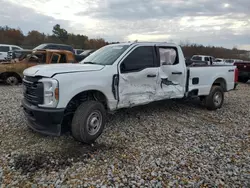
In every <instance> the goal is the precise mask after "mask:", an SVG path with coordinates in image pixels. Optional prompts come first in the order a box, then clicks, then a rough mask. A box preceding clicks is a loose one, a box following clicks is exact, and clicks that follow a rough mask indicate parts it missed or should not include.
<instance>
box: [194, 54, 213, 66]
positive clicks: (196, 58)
mask: <svg viewBox="0 0 250 188" xmlns="http://www.w3.org/2000/svg"><path fill="white" fill-rule="evenodd" d="M191 60H192V61H193V60H194V61H206V62H207V63H208V65H213V62H214V61H215V58H214V57H213V56H207V55H193V56H192V58H191Z"/></svg>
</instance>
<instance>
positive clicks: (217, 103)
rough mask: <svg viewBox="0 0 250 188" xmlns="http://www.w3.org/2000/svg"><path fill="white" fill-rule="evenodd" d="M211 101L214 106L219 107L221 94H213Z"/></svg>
mask: <svg viewBox="0 0 250 188" xmlns="http://www.w3.org/2000/svg"><path fill="white" fill-rule="evenodd" d="M213 101H214V104H215V105H216V106H219V105H220V104H221V102H222V94H221V92H216V93H215V94H214V98H213Z"/></svg>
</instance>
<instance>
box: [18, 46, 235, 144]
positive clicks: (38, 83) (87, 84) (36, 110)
mask: <svg viewBox="0 0 250 188" xmlns="http://www.w3.org/2000/svg"><path fill="white" fill-rule="evenodd" d="M236 73H237V69H236V67H235V66H219V67H215V66H207V67H206V69H204V67H187V66H186V65H185V59H184V55H183V52H182V49H181V47H180V46H178V45H175V44H169V43H161V42H156V43H154V42H150V43H146V42H145V43H143V42H140V43H137V42H135V43H119V44H111V45H106V46H104V47H102V48H100V49H99V50H97V51H96V52H94V53H92V54H91V55H89V56H88V57H86V58H85V59H84V60H83V61H81V62H80V63H78V64H64V65H62V66H60V65H55V66H49V65H48V66H46V65H45V66H34V67H31V68H28V69H26V70H25V71H24V76H25V78H24V80H23V82H24V83H27V85H25V84H24V85H25V87H24V89H23V100H22V108H23V112H24V114H25V116H26V119H27V122H28V123H27V125H28V126H29V127H30V128H32V129H33V130H35V131H37V132H40V133H43V134H47V135H53V136H60V135H61V134H62V132H63V130H67V129H68V130H71V133H72V135H73V137H74V138H75V139H76V140H78V141H81V142H84V143H92V142H94V141H95V140H96V139H97V138H98V137H99V136H100V135H101V133H102V131H103V129H104V127H105V122H106V117H107V116H106V114H107V113H108V112H113V111H116V110H119V109H122V108H131V107H134V106H139V105H145V104H148V103H151V102H154V101H161V100H166V99H183V98H189V97H199V98H200V100H201V101H203V103H204V104H205V106H206V107H207V109H209V110H216V109H218V108H221V107H222V105H223V101H224V93H225V92H228V91H230V90H233V89H235V84H236V82H237V80H236V79H237V77H236V76H235V75H236ZM72 83H73V84H72ZM47 85H50V87H46V86H47ZM37 99H39V100H37Z"/></svg>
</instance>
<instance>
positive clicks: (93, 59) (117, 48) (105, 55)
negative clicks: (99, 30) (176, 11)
mask: <svg viewBox="0 0 250 188" xmlns="http://www.w3.org/2000/svg"><path fill="white" fill-rule="evenodd" d="M128 47H129V45H108V46H104V47H102V48H100V49H99V50H97V51H95V52H94V53H92V54H91V55H89V56H88V57H86V58H85V59H83V60H82V61H81V62H80V63H82V64H83V63H86V64H87V63H91V64H99V65H112V64H113V63H114V62H115V61H116V60H117V58H118V57H119V56H120V55H121V54H122V53H123V52H124V51H125V50H126V49H127V48H128Z"/></svg>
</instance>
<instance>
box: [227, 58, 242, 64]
mask: <svg viewBox="0 0 250 188" xmlns="http://www.w3.org/2000/svg"><path fill="white" fill-rule="evenodd" d="M235 62H243V60H240V59H226V60H225V64H228V65H233V64H234V63H235Z"/></svg>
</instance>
